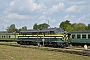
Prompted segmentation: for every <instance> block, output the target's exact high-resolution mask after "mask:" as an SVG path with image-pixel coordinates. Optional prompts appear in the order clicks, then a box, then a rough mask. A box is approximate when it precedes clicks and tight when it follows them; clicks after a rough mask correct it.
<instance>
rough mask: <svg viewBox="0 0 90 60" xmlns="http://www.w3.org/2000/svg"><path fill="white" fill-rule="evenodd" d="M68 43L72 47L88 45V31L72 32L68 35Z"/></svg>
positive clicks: (89, 35)
mask: <svg viewBox="0 0 90 60" xmlns="http://www.w3.org/2000/svg"><path fill="white" fill-rule="evenodd" d="M68 39H69V40H68V41H69V42H70V43H71V44H72V45H84V44H87V45H90V31H72V32H69V33H68Z"/></svg>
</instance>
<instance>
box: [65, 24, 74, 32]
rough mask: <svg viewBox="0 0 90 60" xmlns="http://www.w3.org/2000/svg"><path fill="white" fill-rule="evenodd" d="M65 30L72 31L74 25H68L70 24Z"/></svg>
mask: <svg viewBox="0 0 90 60" xmlns="http://www.w3.org/2000/svg"><path fill="white" fill-rule="evenodd" d="M65 31H67V32H71V31H73V27H72V26H71V25H68V26H67V27H66V29H65Z"/></svg>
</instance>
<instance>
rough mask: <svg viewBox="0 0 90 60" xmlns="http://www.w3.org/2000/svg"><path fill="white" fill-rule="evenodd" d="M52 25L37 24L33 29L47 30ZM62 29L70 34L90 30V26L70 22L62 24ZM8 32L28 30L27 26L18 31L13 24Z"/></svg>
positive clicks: (8, 28)
mask: <svg viewBox="0 0 90 60" xmlns="http://www.w3.org/2000/svg"><path fill="white" fill-rule="evenodd" d="M49 27H50V25H48V24H46V23H42V24H37V23H35V24H34V25H33V29H35V30H38V29H47V28H49ZM59 27H60V28H63V29H64V31H67V32H70V31H81V30H90V24H88V26H86V25H85V24H84V23H73V24H72V23H70V21H69V20H66V21H63V22H61V23H60V25H59ZM6 30H7V32H9V33H13V32H16V33H19V32H20V31H22V30H27V26H23V27H22V28H20V29H17V28H16V26H15V24H11V25H10V26H9V27H7V29H6Z"/></svg>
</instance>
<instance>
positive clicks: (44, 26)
mask: <svg viewBox="0 0 90 60" xmlns="http://www.w3.org/2000/svg"><path fill="white" fill-rule="evenodd" d="M48 27H49V25H48V24H46V23H43V24H39V25H37V23H35V24H34V26H33V29H36V30H37V29H47V28H48Z"/></svg>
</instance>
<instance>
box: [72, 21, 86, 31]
mask: <svg viewBox="0 0 90 60" xmlns="http://www.w3.org/2000/svg"><path fill="white" fill-rule="evenodd" d="M85 27H86V25H85V24H84V23H78V24H75V25H73V29H74V30H76V31H81V30H85Z"/></svg>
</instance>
